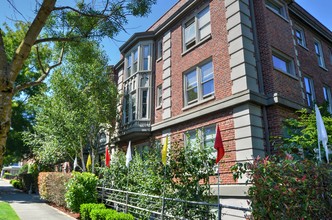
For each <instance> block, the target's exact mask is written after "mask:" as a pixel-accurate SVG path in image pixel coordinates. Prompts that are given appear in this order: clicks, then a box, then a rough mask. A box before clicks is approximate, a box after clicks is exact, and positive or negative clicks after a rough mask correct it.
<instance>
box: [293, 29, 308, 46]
mask: <svg viewBox="0 0 332 220" xmlns="http://www.w3.org/2000/svg"><path fill="white" fill-rule="evenodd" d="M297 32H298V33H300V35H301V38H300V39H299V37H298V36H297ZM295 38H296V42H297V44H298V45H300V46H302V47H304V48H307V42H306V38H305V34H304V30H303V28H301V27H299V26H295Z"/></svg>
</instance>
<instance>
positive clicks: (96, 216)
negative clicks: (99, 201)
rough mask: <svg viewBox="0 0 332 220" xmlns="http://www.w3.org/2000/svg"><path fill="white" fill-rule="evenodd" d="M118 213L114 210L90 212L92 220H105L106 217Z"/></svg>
mask: <svg viewBox="0 0 332 220" xmlns="http://www.w3.org/2000/svg"><path fill="white" fill-rule="evenodd" d="M114 213H116V211H115V210H113V209H93V210H91V212H90V218H91V220H105V219H106V216H108V215H111V214H114Z"/></svg>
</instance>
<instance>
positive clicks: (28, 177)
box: [18, 173, 38, 193]
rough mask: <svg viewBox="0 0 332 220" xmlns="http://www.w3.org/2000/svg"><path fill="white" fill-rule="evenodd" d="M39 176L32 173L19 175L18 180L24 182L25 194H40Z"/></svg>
mask: <svg viewBox="0 0 332 220" xmlns="http://www.w3.org/2000/svg"><path fill="white" fill-rule="evenodd" d="M37 178H38V176H36V175H34V174H31V173H22V174H19V175H18V179H19V180H20V181H21V182H22V190H23V191H24V192H30V193H36V192H38V180H37Z"/></svg>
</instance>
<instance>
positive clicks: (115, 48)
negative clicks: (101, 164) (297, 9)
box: [0, 0, 332, 64]
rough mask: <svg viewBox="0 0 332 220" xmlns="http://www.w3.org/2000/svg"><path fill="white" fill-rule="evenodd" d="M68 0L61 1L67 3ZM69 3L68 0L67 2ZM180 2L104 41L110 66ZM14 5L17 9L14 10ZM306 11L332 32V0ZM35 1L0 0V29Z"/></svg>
mask: <svg viewBox="0 0 332 220" xmlns="http://www.w3.org/2000/svg"><path fill="white" fill-rule="evenodd" d="M65 1H66V0H59V2H60V3H61V2H65ZM67 1H68V0H67ZM177 1H178V0H157V4H156V5H154V6H153V7H152V12H151V14H149V15H148V16H147V17H143V18H134V17H130V18H129V19H128V20H129V22H128V24H127V25H126V26H125V29H126V32H127V33H125V32H121V33H120V34H119V35H117V36H116V37H114V39H104V40H103V41H102V45H103V48H104V50H105V51H106V52H107V54H108V56H109V59H110V61H109V64H116V63H117V62H118V61H119V60H120V52H119V47H120V46H121V45H122V44H123V43H124V42H126V41H127V40H128V39H129V38H130V37H131V36H132V35H133V34H134V33H136V32H143V31H146V30H147V29H148V28H149V27H150V26H151V25H152V24H153V23H154V22H155V21H157V20H158V18H160V17H161V16H162V15H163V14H164V13H165V12H166V11H167V10H169V9H170V8H171V7H172V6H173V5H174V4H175V3H176V2H177ZM8 2H12V4H13V5H14V6H15V8H17V11H16V10H14V9H13V6H12V5H10V4H9V3H8ZM296 2H297V3H298V4H299V5H301V6H302V7H303V8H304V9H305V10H307V11H308V12H309V13H310V14H312V15H313V16H314V17H315V18H317V19H318V20H319V21H320V22H321V23H322V24H324V25H325V26H326V27H327V28H329V29H330V30H332V15H331V9H332V0H296ZM34 9H35V0H0V27H1V26H2V24H3V22H7V23H9V24H10V23H13V20H28V21H31V20H32V19H33V15H34V12H33V11H34Z"/></svg>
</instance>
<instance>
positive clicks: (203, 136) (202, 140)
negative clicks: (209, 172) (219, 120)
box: [183, 124, 217, 159]
mask: <svg viewBox="0 0 332 220" xmlns="http://www.w3.org/2000/svg"><path fill="white" fill-rule="evenodd" d="M208 129H212V130H213V131H214V132H212V133H213V134H212V136H211V138H210V139H208V140H207V133H206V132H205V131H207V130H208ZM216 132H217V129H216V124H210V125H207V126H204V127H200V128H197V129H191V130H188V131H186V132H184V133H183V135H184V139H183V140H184V146H185V148H186V149H189V150H191V151H193V152H195V150H198V149H199V148H202V147H211V149H213V148H214V140H215V138H216ZM191 136H195V139H194V140H193V141H191V139H190V137H191ZM197 138H199V139H197ZM192 142H195V143H197V144H198V146H195V147H194V148H193V146H191V145H189V143H192ZM207 142H211V143H213V144H212V145H211V146H209V145H208V143H207ZM210 157H211V159H213V158H216V157H217V151H212V152H211V155H210Z"/></svg>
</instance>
